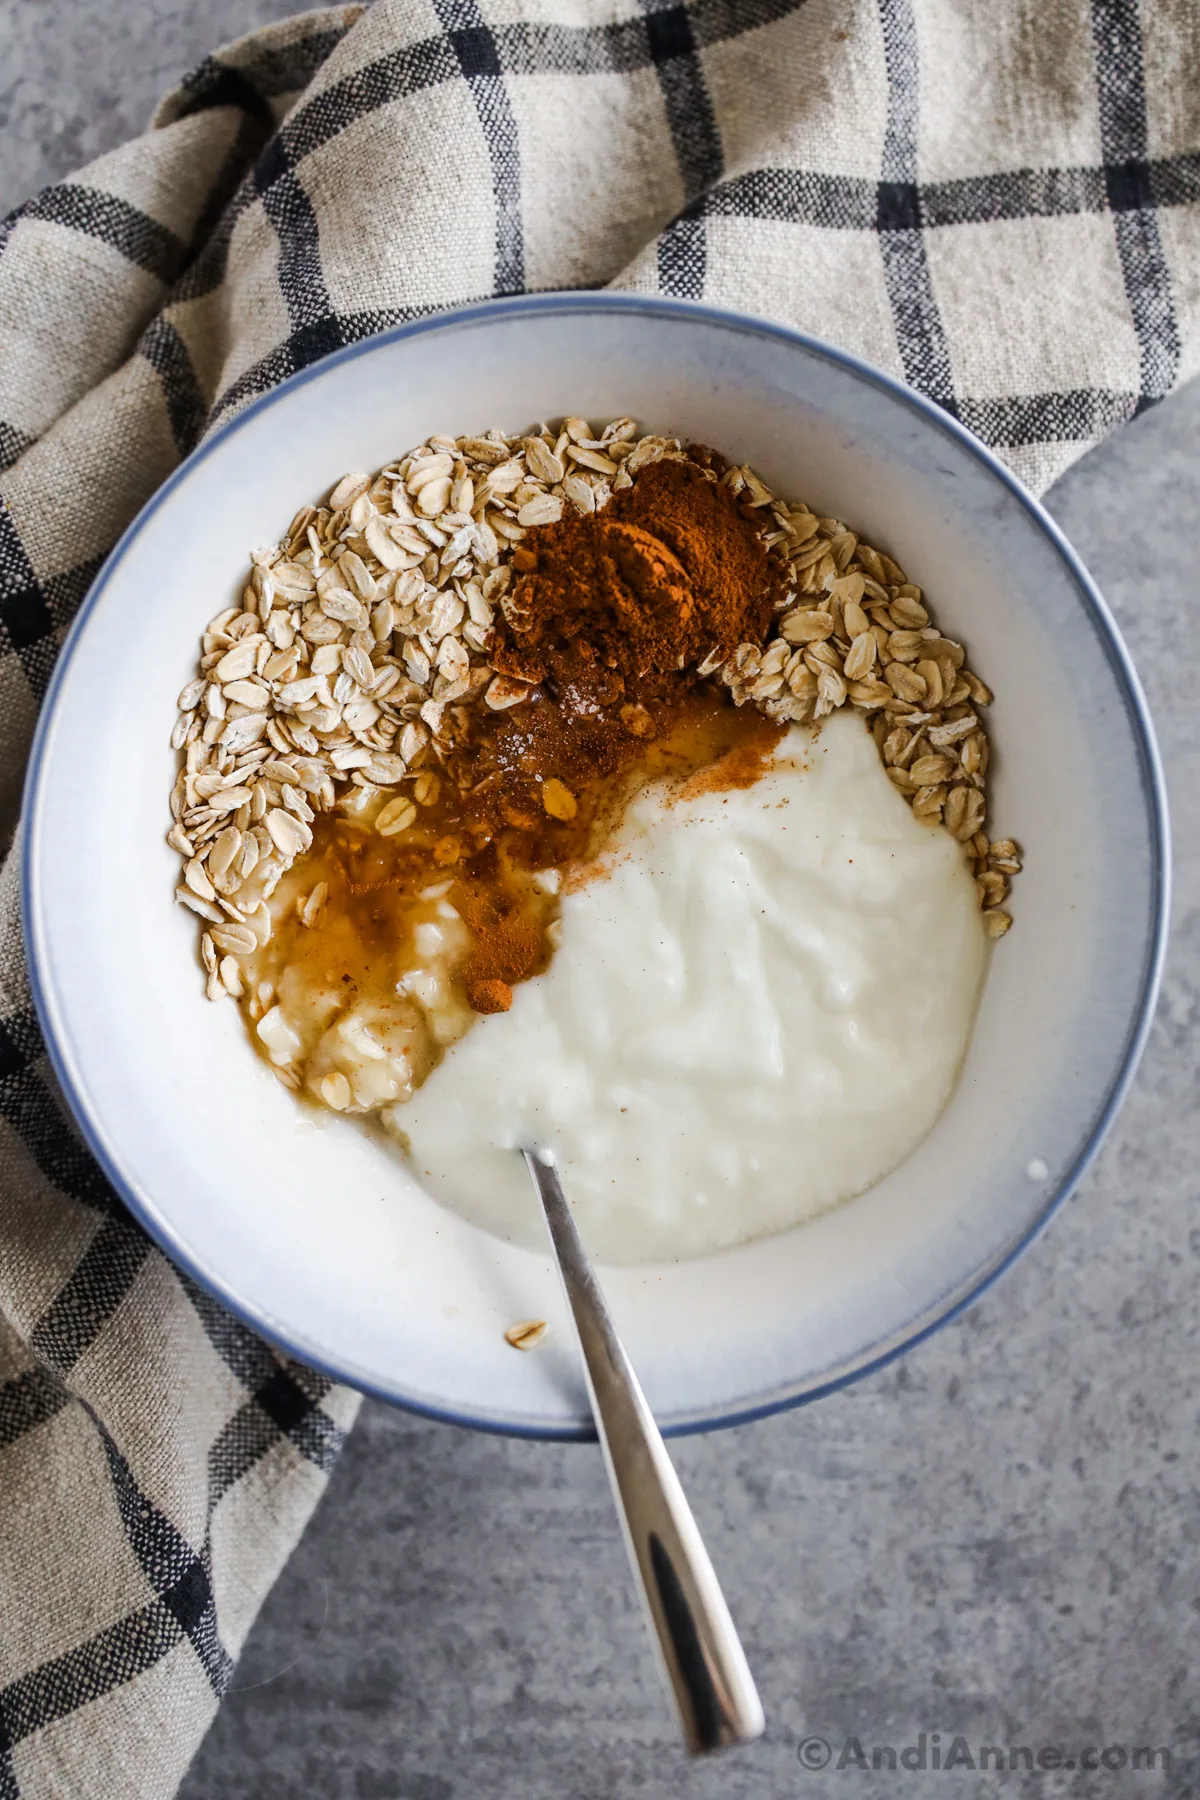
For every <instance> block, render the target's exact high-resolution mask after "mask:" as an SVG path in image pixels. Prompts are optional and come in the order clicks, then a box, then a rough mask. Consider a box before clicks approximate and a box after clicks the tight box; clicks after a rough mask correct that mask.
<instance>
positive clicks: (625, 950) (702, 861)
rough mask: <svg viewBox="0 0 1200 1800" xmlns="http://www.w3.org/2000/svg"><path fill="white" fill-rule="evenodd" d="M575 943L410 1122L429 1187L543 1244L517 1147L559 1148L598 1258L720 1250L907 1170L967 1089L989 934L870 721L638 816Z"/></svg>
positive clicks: (942, 835) (413, 1111) (942, 841)
mask: <svg viewBox="0 0 1200 1800" xmlns="http://www.w3.org/2000/svg"><path fill="white" fill-rule="evenodd" d="M604 867H605V868H606V870H607V874H606V876H605V877H604V878H600V879H595V880H592V881H590V882H589V883H588V884H587V885H585V886H584V887H583V888H582V889H581V890H579V891H577V892H574V893H568V894H567V895H566V897H565V898H564V901H563V908H562V944H561V948H560V949H559V950H558V951H557V953H556V955H555V957H554V960H553V962H552V963H551V965H550V968H549V969H548V971H547V972H546V974H544V975H541V976H538V977H537V978H536V979H534V980H532V981H527V982H525V983H523V984H522V985H521V986H519V987H517V988H516V989H515V991H514V997H513V1005H512V1010H511V1011H510V1012H507V1013H498V1014H494V1015H492V1016H490V1017H488V1018H485V1019H482V1020H480V1022H479V1023H478V1024H477V1025H476V1026H475V1027H474V1029H473V1030H472V1031H471V1032H470V1033H469V1034H468V1035H467V1036H466V1037H465V1038H463V1039H462V1041H461V1042H460V1043H458V1044H456V1045H455V1046H454V1048H453V1049H451V1050H450V1051H449V1052H448V1054H447V1056H446V1058H445V1060H444V1062H443V1063H442V1064H441V1066H440V1067H439V1068H438V1069H437V1070H436V1071H435V1072H434V1073H433V1074H432V1075H431V1076H430V1078H429V1079H428V1081H427V1082H426V1084H425V1086H424V1087H423V1088H421V1089H420V1090H419V1091H418V1092H417V1093H416V1094H415V1095H414V1096H413V1098H412V1100H411V1101H410V1102H408V1104H406V1105H404V1106H403V1107H397V1108H396V1109H395V1111H394V1115H393V1121H392V1122H393V1123H394V1126H395V1128H396V1129H397V1130H399V1131H403V1132H405V1133H406V1134H407V1136H408V1138H409V1141H410V1143H411V1162H412V1167H413V1169H414V1172H415V1173H416V1174H417V1176H418V1178H419V1179H420V1180H421V1181H422V1183H423V1184H424V1185H425V1186H426V1187H427V1188H428V1189H429V1191H430V1192H431V1193H432V1194H434V1195H436V1196H437V1197H438V1199H440V1200H442V1201H444V1202H445V1204H446V1205H448V1206H451V1207H453V1208H454V1209H455V1210H457V1211H458V1212H460V1213H464V1214H466V1216H467V1217H468V1218H470V1219H473V1220H475V1221H476V1222H477V1223H478V1224H480V1225H482V1226H485V1227H486V1228H487V1229H488V1230H490V1231H494V1232H497V1233H499V1234H500V1235H502V1236H504V1237H508V1238H512V1239H515V1240H517V1241H520V1242H523V1243H526V1244H529V1245H531V1246H536V1247H538V1248H541V1247H542V1246H543V1244H544V1236H543V1228H542V1225H541V1222H540V1219H539V1217H538V1214H537V1211H536V1206H535V1203H534V1200H533V1197H532V1189H531V1187H530V1183H529V1177H528V1174H527V1173H526V1170H525V1167H524V1164H523V1162H522V1161H521V1159H520V1158H519V1157H518V1156H517V1155H516V1154H515V1149H516V1147H517V1146H519V1145H520V1144H522V1143H530V1142H545V1143H549V1144H551V1145H553V1147H554V1150H555V1152H556V1154H557V1157H558V1160H559V1163H560V1166H561V1168H562V1170H563V1177H564V1181H565V1184H566V1187H567V1191H568V1193H569V1195H570V1197H571V1200H572V1202H573V1204H574V1208H575V1212H576V1216H577V1218H578V1221H579V1226H580V1229H581V1231H582V1233H583V1236H584V1238H585V1240H586V1242H587V1243H588V1245H589V1247H590V1249H591V1250H592V1251H593V1253H594V1254H595V1255H597V1256H598V1257H601V1258H603V1259H605V1260H607V1261H610V1262H620V1263H636V1262H646V1261H661V1260H672V1259H675V1258H678V1257H688V1256H698V1255H701V1254H702V1253H704V1252H705V1251H710V1250H716V1249H719V1248H721V1247H723V1246H725V1245H728V1244H735V1243H738V1242H740V1241H742V1240H744V1239H748V1238H757V1237H763V1236H765V1235H767V1234H768V1233H770V1232H775V1231H780V1230H782V1229H783V1228H784V1227H786V1226H789V1225H795V1224H798V1223H799V1222H801V1221H803V1220H805V1219H811V1218H814V1217H815V1216H816V1215H817V1214H818V1213H822V1212H824V1211H826V1210H827V1209H828V1208H829V1207H831V1206H835V1205H837V1203H838V1202H839V1201H840V1200H844V1199H846V1198H847V1197H848V1196H850V1195H852V1194H857V1193H861V1192H862V1190H863V1189H864V1188H867V1187H870V1186H871V1184H872V1183H873V1182H875V1181H877V1180H879V1179H880V1177H881V1176H883V1175H885V1174H887V1173H888V1171H889V1170H891V1169H893V1168H895V1167H896V1165H897V1164H898V1163H900V1162H902V1161H903V1159H904V1158H905V1157H906V1156H907V1155H908V1154H909V1153H910V1152H911V1151H912V1150H913V1148H914V1147H915V1146H916V1145H917V1144H918V1143H919V1142H920V1140H921V1139H922V1138H923V1137H924V1136H925V1134H926V1133H927V1132H928V1131H929V1129H930V1127H931V1126H932V1125H933V1123H934V1121H935V1120H936V1119H937V1117H938V1115H939V1113H940V1112H941V1110H942V1108H943V1106H944V1105H945V1103H946V1100H947V1098H948V1096H949V1094H950V1091H951V1089H952V1087H953V1085H954V1082H955V1079H956V1076H957V1073H958V1069H959V1065H960V1063H961V1061H962V1057H963V1054H964V1051H965V1049H966V1045H967V1040H968V1038H969V1035H970V1031H971V1024H972V1020H973V1018H974V1014H975V1006H976V1000H977V997H978V993H979V987H980V981H981V976H982V972H983V968H984V962H985V940H984V934H983V929H982V926H981V923H980V918H979V908H978V904H977V901H976V898H975V892H974V884H973V882H972V880H971V876H970V873H969V871H968V869H967V866H966V862H965V859H964V857H963V855H962V852H961V850H960V848H959V846H958V845H957V844H956V843H954V842H953V841H952V840H951V838H950V837H949V836H948V834H947V833H946V832H945V831H943V830H940V829H939V830H930V829H927V828H926V827H924V826H921V825H919V824H918V823H917V822H916V820H915V819H914V818H913V816H912V813H911V812H910V811H909V809H908V807H907V805H906V804H905V802H904V801H903V800H902V799H901V797H900V795H899V794H898V793H897V792H896V791H895V789H894V788H893V787H892V785H891V783H890V782H889V781H888V779H887V777H886V775H885V774H884V771H883V768H882V767H881V765H880V761H879V757H878V753H877V751H876V749H875V746H874V744H873V742H872V741H871V738H870V736H869V735H868V733H867V732H866V731H865V730H864V729H863V726H862V723H861V721H860V720H859V719H857V718H851V717H848V716H845V715H842V714H837V715H835V716H834V717H832V718H831V719H829V720H828V722H827V723H826V725H825V728H824V730H823V731H822V733H821V735H820V737H819V738H818V739H817V740H816V742H815V743H814V742H813V741H812V739H811V737H810V735H809V733H808V732H807V731H804V730H801V729H799V728H794V729H793V730H792V731H791V733H790V734H789V735H788V737H787V738H785V739H784V741H783V743H782V744H781V745H780V747H779V750H778V751H777V753H776V759H775V766H774V767H773V768H772V770H771V771H770V772H769V773H768V774H767V775H765V776H764V777H763V778H762V780H760V781H759V782H758V783H757V784H756V785H755V786H753V787H751V788H749V789H746V790H743V791H734V792H729V793H724V794H722V793H717V794H706V795H701V796H699V797H697V798H695V799H692V800H687V801H678V802H676V804H674V805H671V804H670V803H669V794H668V793H667V792H666V791H665V790H664V789H662V788H661V787H659V788H657V789H655V788H652V789H650V790H648V791H647V792H646V793H645V794H644V795H642V796H641V797H640V798H639V800H638V801H637V802H635V804H634V805H633V807H632V808H631V809H630V811H629V813H628V815H627V817H626V819H625V821H624V823H623V826H622V829H621V833H620V838H619V840H618V844H617V847H616V848H615V850H614V852H613V853H611V854H610V855H609V856H607V857H606V858H605V859H604Z"/></svg>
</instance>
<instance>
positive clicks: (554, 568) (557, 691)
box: [489, 461, 779, 735]
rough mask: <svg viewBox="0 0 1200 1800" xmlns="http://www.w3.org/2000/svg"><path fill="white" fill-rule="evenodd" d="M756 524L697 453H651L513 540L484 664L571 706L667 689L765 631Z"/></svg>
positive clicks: (591, 707)
mask: <svg viewBox="0 0 1200 1800" xmlns="http://www.w3.org/2000/svg"><path fill="white" fill-rule="evenodd" d="M757 525H758V520H757V517H756V515H755V514H754V513H753V512H752V511H750V510H749V509H746V510H743V503H741V502H739V500H738V499H737V498H736V497H735V496H734V495H733V494H732V493H731V492H730V490H729V489H728V488H727V487H722V486H721V485H719V484H718V483H717V482H716V481H714V480H713V479H712V477H711V476H710V475H709V474H708V473H707V472H706V470H705V468H704V466H703V465H702V464H700V463H696V462H680V461H664V462H659V463H654V464H652V465H651V466H650V467H649V468H647V469H644V470H642V472H641V473H640V474H639V476H638V478H637V480H636V482H635V483H634V485H633V486H632V487H630V488H626V489H625V490H624V491H623V492H621V493H618V494H615V495H614V496H613V498H612V500H611V501H610V502H609V504H608V506H607V507H605V508H604V510H603V511H601V512H599V513H594V514H587V515H580V516H576V517H571V518H566V519H563V520H561V521H560V522H559V523H558V524H556V525H547V526H543V527H542V528H541V529H540V530H538V531H537V532H535V533H531V534H530V536H529V537H528V538H527V539H526V541H525V543H523V544H522V545H520V546H519V547H518V549H517V550H516V552H515V554H514V557H513V566H514V568H515V569H516V571H517V572H518V574H517V580H516V582H515V584H514V587H513V590H512V592H511V594H510V595H509V597H508V598H507V600H506V602H505V605H504V614H503V618H502V619H500V620H498V621H497V624H496V627H495V629H494V631H493V635H492V640H491V643H490V645H489V660H490V661H491V663H492V666H493V667H494V668H495V669H497V670H499V671H500V673H502V674H505V675H511V676H515V677H516V678H517V679H519V680H523V681H528V682H531V683H534V684H537V685H539V686H544V689H545V692H546V693H547V694H548V696H549V697H550V699H551V700H553V701H554V702H556V703H557V704H558V705H560V706H562V707H565V708H566V709H567V710H568V711H571V712H577V713H596V712H604V711H608V710H610V709H612V708H614V707H620V706H622V705H624V706H626V707H629V706H639V705H640V706H644V705H645V704H646V703H647V702H648V701H662V700H666V699H668V698H670V697H671V695H672V694H673V693H676V692H678V691H679V690H680V688H681V687H683V686H690V685H691V684H692V682H693V681H694V680H695V679H696V673H695V671H696V667H697V665H698V664H699V663H701V662H702V661H704V660H705V658H707V657H709V656H719V657H720V659H721V660H723V659H724V657H726V656H728V655H730V654H732V652H733V651H734V650H735V649H736V648H737V646H738V645H739V644H742V643H760V642H761V641H762V638H763V635H764V633H765V632H766V629H767V626H768V624H769V622H770V619H771V614H772V610H773V608H774V604H775V601H776V599H777V598H778V595H779V574H778V571H777V569H776V567H775V565H774V564H773V563H772V561H771V559H770V557H769V556H768V554H767V551H766V549H765V548H764V546H763V543H762V541H761V538H760V537H759V535H758V530H757ZM633 735H637V733H636V732H635V733H634V734H633Z"/></svg>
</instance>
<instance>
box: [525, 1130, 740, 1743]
mask: <svg viewBox="0 0 1200 1800" xmlns="http://www.w3.org/2000/svg"><path fill="white" fill-rule="evenodd" d="M524 1156H525V1161H526V1162H527V1163H528V1165H529V1172H530V1174H531V1175H532V1176H533V1181H534V1186H535V1187H536V1188H537V1191H538V1197H539V1199H540V1200H541V1203H542V1209H543V1211H544V1212H545V1215H546V1224H547V1226H548V1227H549V1231H550V1239H551V1242H552V1244H553V1246H554V1251H555V1255H556V1258H557V1261H558V1267H559V1272H560V1274H561V1275H562V1280H563V1286H564V1288H565V1290H566V1295H567V1301H568V1303H569V1305H570V1308H571V1311H572V1313H573V1315H574V1318H575V1327H576V1330H577V1331H578V1333H579V1342H580V1346H581V1348H582V1350H583V1362H584V1368H585V1370H586V1372H587V1383H588V1391H589V1393H590V1395H591V1402H592V1412H593V1413H594V1415H595V1419H596V1429H597V1431H598V1433H599V1437H600V1443H601V1446H602V1448H603V1450H604V1459H605V1462H606V1464H607V1465H608V1473H609V1479H610V1480H611V1482H612V1487H613V1493H614V1496H615V1498H616V1502H617V1511H618V1513H619V1514H620V1517H621V1522H622V1525H623V1527H624V1532H625V1542H626V1546H627V1548H628V1550H629V1558H630V1561H631V1562H632V1564H633V1570H634V1574H635V1576H636V1577H637V1580H638V1583H639V1585H640V1587H641V1590H642V1594H643V1597H644V1599H645V1602H646V1608H647V1611H648V1614H649V1619H650V1626H651V1630H652V1634H653V1636H654V1638H655V1641H656V1642H657V1644H658V1648H659V1651H660V1652H661V1655H662V1661H663V1665H664V1669H665V1673H666V1677H667V1684H668V1686H669V1688H670V1690H671V1693H672V1695H673V1697H674V1700H675V1704H676V1706H677V1708H678V1711H679V1719H680V1724H681V1726H682V1728H683V1736H684V1741H685V1743H686V1745H687V1748H688V1749H689V1750H690V1751H691V1752H692V1753H693V1754H698V1753H700V1752H703V1751H708V1750H718V1749H721V1748H723V1747H724V1746H725V1745H727V1744H741V1743H748V1742H749V1741H750V1740H751V1739H753V1738H756V1737H758V1736H759V1735H760V1733H761V1732H762V1729H763V1724H764V1719H763V1710H762V1703H761V1701H760V1700H759V1697H758V1692H757V1690H756V1688H755V1686H754V1678H753V1676H752V1675H751V1673H750V1669H749V1666H748V1665H747V1662H746V1657H745V1653H744V1652H743V1650H742V1646H741V1644H740V1642H739V1641H738V1635H737V1632H736V1631H735V1629H734V1624H733V1620H732V1619H731V1618H730V1616H729V1608H728V1607H727V1606H726V1604H725V1599H724V1596H723V1595H722V1593H721V1589H720V1587H719V1585H718V1583H717V1577H716V1574H715V1573H714V1571H713V1566H712V1564H711V1562H710V1561H709V1559H708V1552H707V1551H706V1550H705V1548H704V1544H703V1541H702V1539H701V1537H700V1532H699V1530H698V1529H697V1526H696V1521H695V1519H694V1518H693V1517H692V1513H691V1508H690V1507H689V1506H688V1503H687V1501H686V1499H685V1498H684V1493H683V1489H682V1487H681V1486H680V1485H679V1477H678V1476H677V1475H676V1473H675V1470H674V1468H673V1467H672V1466H671V1461H670V1458H669V1457H668V1455H667V1451H666V1446H665V1445H664V1443H663V1440H662V1434H661V1432H660V1431H659V1429H658V1426H657V1425H656V1424H655V1423H654V1416H653V1414H652V1413H651V1411H650V1408H649V1407H648V1406H647V1404H646V1397H645V1395H644V1394H643V1393H642V1390H641V1386H640V1385H639V1382H638V1378H637V1376H636V1375H635V1374H634V1372H633V1365H632V1364H631V1363H630V1361H629V1358H628V1356H627V1355H626V1353H625V1348H624V1345H623V1344H622V1343H621V1340H620V1338H619V1337H618V1336H617V1332H616V1328H615V1326H614V1325H613V1322H612V1319H611V1317H610V1315H609V1311H608V1308H607V1306H606V1305H605V1303H604V1296H603V1294H602V1293H601V1291H600V1284H599V1283H598V1282H597V1280H596V1276H595V1273H594V1271H593V1269H592V1265H591V1261H590V1259H589V1257H588V1254H587V1251H586V1250H585V1249H584V1246H583V1240H582V1239H581V1238H580V1235H579V1232H578V1230H577V1229H576V1226H575V1220H574V1218H573V1217H572V1216H571V1209H570V1207H569V1205H568V1204H567V1197H566V1195H565V1194H564V1193H563V1187H562V1182H561V1181H560V1180H559V1176H558V1170H557V1168H556V1167H555V1165H554V1160H553V1156H552V1154H551V1152H550V1151H548V1150H542V1149H537V1150H526V1151H525V1152H524Z"/></svg>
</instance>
